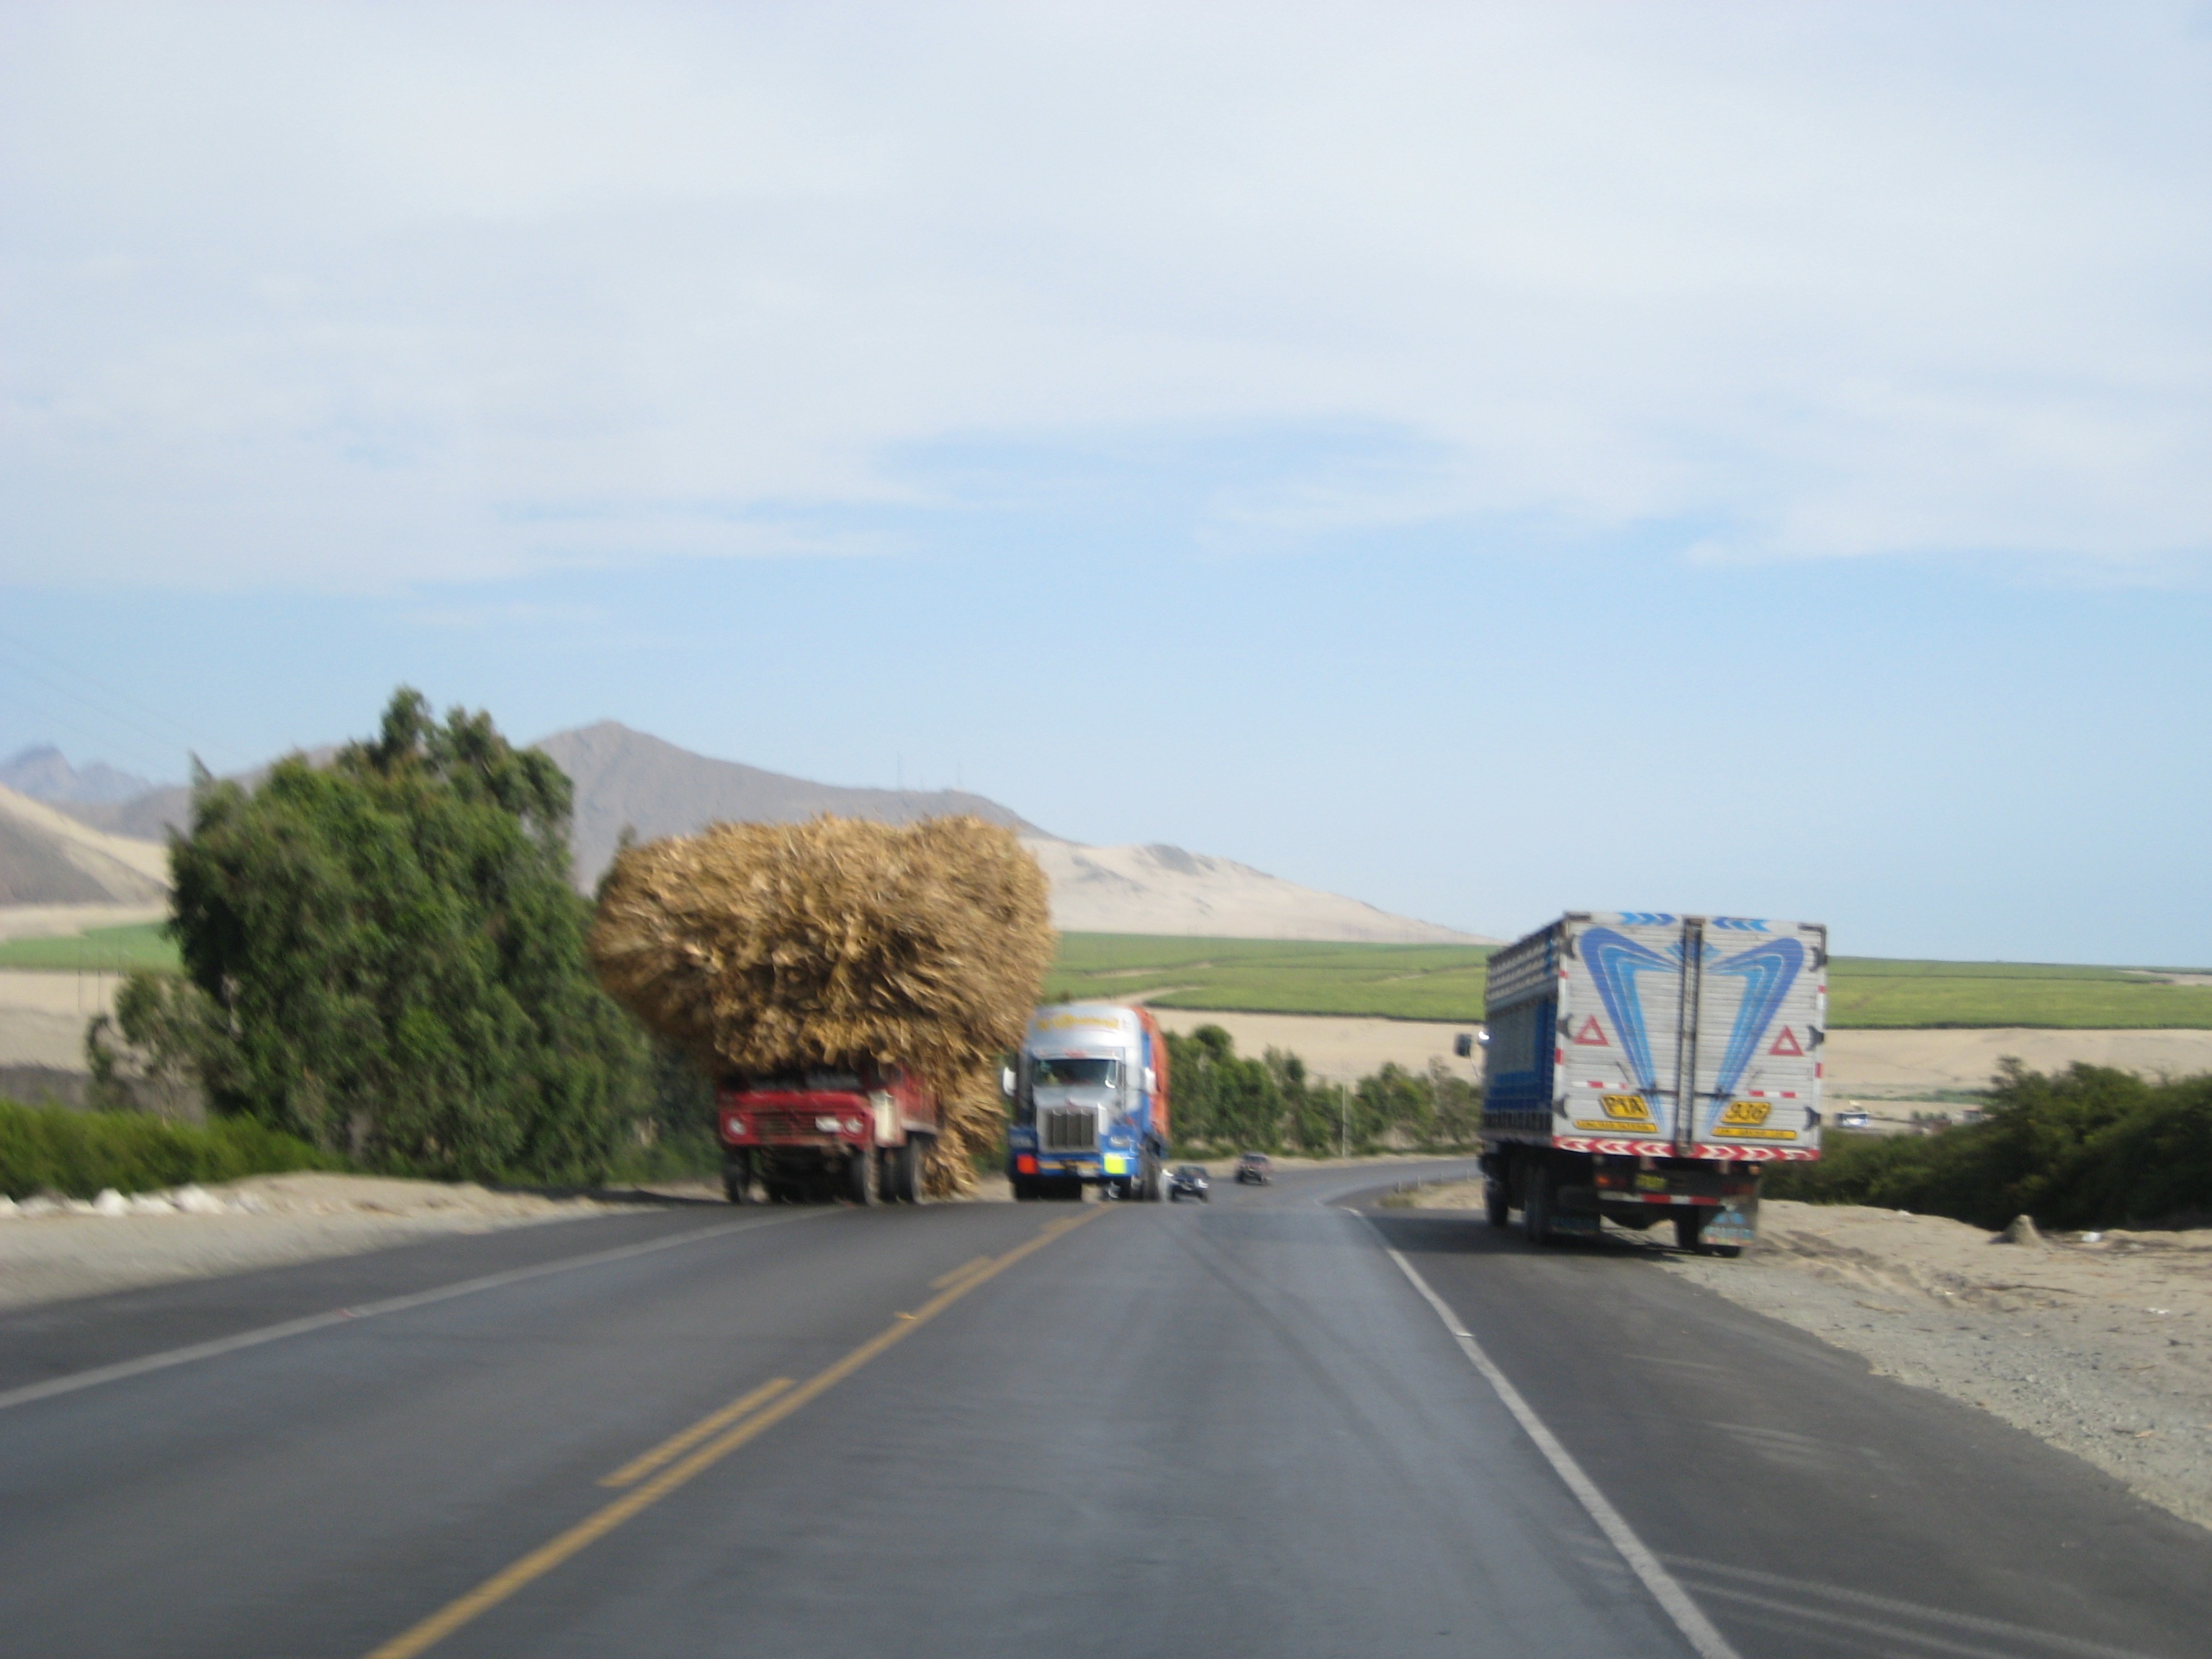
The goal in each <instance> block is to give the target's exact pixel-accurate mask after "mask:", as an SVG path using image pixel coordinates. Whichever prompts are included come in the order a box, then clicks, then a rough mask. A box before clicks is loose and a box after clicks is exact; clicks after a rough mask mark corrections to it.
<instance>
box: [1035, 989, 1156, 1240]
mask: <svg viewBox="0 0 2212 1659" xmlns="http://www.w3.org/2000/svg"><path fill="white" fill-rule="evenodd" d="M1012 1082H1013V1107H1014V1121H1013V1123H1012V1127H1010V1128H1009V1129H1008V1131H1007V1134H1006V1175H1007V1177H1008V1179H1009V1180H1011V1181H1012V1183H1013V1188H1014V1196H1015V1197H1016V1198H1017V1199H1024V1200H1027V1199H1048V1198H1080V1197H1082V1196H1083V1189H1084V1188H1085V1186H1095V1187H1098V1188H1102V1189H1103V1191H1104V1192H1105V1193H1107V1194H1109V1195H1111V1196H1113V1197H1116V1198H1133V1199H1140V1200H1146V1201H1148V1202H1154V1203H1157V1202H1158V1200H1159V1199H1160V1197H1161V1196H1162V1194H1163V1192H1164V1186H1165V1183H1164V1176H1163V1173H1162V1172H1163V1170H1164V1165H1165V1164H1166V1161H1167V1156H1168V1046H1167V1039H1166V1038H1165V1037H1164V1036H1163V1035H1162V1034H1161V1032H1160V1027H1159V1022H1158V1020H1157V1019H1155V1018H1153V1017H1152V1011H1151V1010H1150V1009H1148V1008H1131V1007H1124V1006H1122V1005H1121V1004H1120V1003H1114V1002H1072V1003H1063V1004H1060V1005H1059V1006H1054V1007H1050V1008H1040V1009H1038V1010H1037V1011H1036V1014H1035V1016H1034V1017H1032V1018H1031V1019H1030V1024H1029V1030H1028V1031H1027V1032H1026V1033H1025V1034H1024V1036H1023V1038H1022V1047H1021V1052H1020V1053H1019V1054H1018V1055H1017V1056H1016V1062H1015V1067H1014V1074H1013V1079H1012Z"/></svg>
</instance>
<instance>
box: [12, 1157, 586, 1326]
mask: <svg viewBox="0 0 2212 1659" xmlns="http://www.w3.org/2000/svg"><path fill="white" fill-rule="evenodd" d="M103 1200H104V1201H103V1202H101V1203H100V1204H98V1205H97V1206H95V1205H94V1204H87V1203H74V1204H73V1203H65V1202H58V1201H54V1200H31V1201H30V1202H28V1203H27V1204H24V1205H21V1206H17V1205H9V1206H7V1207H6V1208H5V1209H4V1210H0V1309H7V1308H20V1307H26V1306H28V1305H29V1304H33V1303H38V1302H53V1301H58V1300H60V1299H62V1298H63V1297H73V1296H97V1295H100V1293H102V1292H103V1291H119V1290H128V1289H131V1288H132V1287H134V1286H137V1285H159V1284H165V1283H167V1282H169V1281H171V1280H173V1279H206V1278H211V1277H213V1276H215V1275H216V1274H219V1273H245V1272H247V1271H250V1270H251V1269H253V1268H256V1267H280V1266H283V1264H285V1263H287V1262H294V1261H315V1260H318V1259H319V1258H321V1257H325V1256H333V1255H356V1254H358V1253H359V1252H361V1251H363V1250H375V1249H383V1248H384V1247H385V1246H386V1245H389V1244H407V1243H413V1242H415V1241H416V1240H417V1239H421V1238H427V1237H433V1236H435V1235H437V1234H441V1233H481V1232H489V1231H492V1230H493V1229H494V1228H498V1227H516V1226H524V1225H529V1224H531V1223H533V1222H540V1221H564V1220H572V1219H575V1218H580V1217H584V1216H592V1215H605V1214H611V1213H615V1212H617V1211H618V1210H620V1209H621V1208H622V1207H623V1206H620V1205H618V1204H609V1203H605V1202H602V1201H600V1200H594V1199H588V1198H545V1197H541V1196H539V1195H538V1194H534V1193H501V1192H492V1191H489V1190H487V1189H486V1188H482V1187H478V1186H476V1185H474V1184H473V1183H471V1182H461V1183H459V1184H453V1185H448V1184H447V1183H446V1182H436V1181H399V1180H392V1179H387V1178H385V1177H382V1176H345V1175H318V1174H303V1175H276V1176H251V1177H249V1178H248V1179H246V1180H244V1181H235V1182H228V1183H227V1184H224V1185H222V1186H216V1187H210V1188H199V1187H184V1188H177V1189H175V1190H174V1191H173V1192H168V1193H160V1194H154V1193H147V1194H137V1195H135V1196H134V1197H131V1198H129V1199H125V1198H121V1197H118V1196H114V1195H112V1194H103ZM0 1202H4V1200H0Z"/></svg>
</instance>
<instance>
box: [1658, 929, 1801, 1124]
mask: <svg viewBox="0 0 2212 1659" xmlns="http://www.w3.org/2000/svg"><path fill="white" fill-rule="evenodd" d="M1703 933H1704V950H1703V951H1702V952H1701V953H1700V957H1701V969H1700V972H1699V976H1698V977H1699V986H1698V988H1697V1003H1698V1033H1699V1035H1698V1045H1697V1079H1698V1086H1697V1097H1696V1099H1697V1104H1696V1109H1695V1115H1694V1118H1693V1120H1692V1124H1691V1126H1690V1127H1691V1134H1690V1139H1691V1140H1692V1142H1693V1143H1694V1145H1695V1155H1696V1156H1697V1157H1699V1158H1742V1159H1750V1160H1753V1161H1765V1160H1768V1159H1796V1158H1816V1157H1818V1156H1819V1155H1820V1111H1819V1106H1820V1077H1821V1073H1822V1071H1823V1070H1824V1069H1825V1068H1824V1067H1823V1066H1822V1064H1821V1060H1820V1048H1821V1045H1822V1043H1823V1042H1825V1041H1826V1035H1827V1024H1828V1012H1827V1009H1828V985H1827V980H1828V930H1827V929H1826V927H1822V926H1820V924H1819V923H1817V922H1809V921H1808V922H1797V921H1766V920H1764V919H1760V918H1754V917H1745V916H1713V917H1711V918H1709V919H1708V920H1707V921H1705V923H1704V924H1703Z"/></svg>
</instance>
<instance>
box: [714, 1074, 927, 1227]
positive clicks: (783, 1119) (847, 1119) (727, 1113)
mask: <svg viewBox="0 0 2212 1659" xmlns="http://www.w3.org/2000/svg"><path fill="white" fill-rule="evenodd" d="M714 1107H715V1112H714V1115H715V1120H716V1123H717V1126H718V1127H719V1128H720V1131H721V1139H722V1190H723V1191H724V1192H726V1193H727V1194H729V1199H730V1202H731V1203H732V1204H749V1203H750V1202H751V1201H752V1199H753V1187H754V1183H755V1182H758V1183H759V1185H760V1189H761V1191H762V1192H763V1193H764V1194H766V1195H767V1197H768V1200H769V1202H770V1203H772V1204H803V1203H826V1202H828V1201H829V1200H833V1199H839V1198H843V1199H849V1200H851V1201H852V1202H854V1203H855V1204H875V1203H890V1202H892V1201H893V1200H896V1201H898V1202H901V1203H906V1204H919V1203H921V1174H922V1166H923V1164H925V1163H926V1162H927V1158H928V1157H929V1143H930V1142H931V1141H932V1140H933V1139H935V1137H936V1134H937V1122H938V1120H937V1097H936V1096H935V1095H934V1094H933V1093H931V1092H930V1091H929V1089H928V1088H927V1086H926V1085H923V1084H922V1083H921V1081H920V1080H919V1079H915V1078H914V1077H912V1076H909V1075H908V1073H906V1072H905V1071H904V1070H902V1068H900V1067H899V1066H878V1065H877V1064H876V1063H875V1062H874V1061H872V1060H864V1061H862V1062H861V1063H860V1065H859V1066H857V1067H856V1068H854V1070H851V1071H836V1070H829V1069H820V1070H816V1071H811V1072H805V1073H797V1074H795V1075H793V1076H789V1077H733V1078H728V1079H724V1081H723V1083H722V1085H721V1087H720V1088H719V1089H717V1090H716V1091H715V1092H714Z"/></svg>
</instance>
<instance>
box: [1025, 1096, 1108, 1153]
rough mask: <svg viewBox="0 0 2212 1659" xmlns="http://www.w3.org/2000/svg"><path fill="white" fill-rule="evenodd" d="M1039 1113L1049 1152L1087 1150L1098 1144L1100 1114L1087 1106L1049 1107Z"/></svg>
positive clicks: (1045, 1148)
mask: <svg viewBox="0 0 2212 1659" xmlns="http://www.w3.org/2000/svg"><path fill="white" fill-rule="evenodd" d="M1037 1115H1038V1116H1039V1118H1041V1119H1042V1122H1041V1123H1039V1125H1038V1126H1037V1127H1038V1129H1039V1131H1040V1133H1041V1134H1042V1139H1043V1143H1044V1150H1045V1151H1047V1152H1090V1151H1091V1150H1092V1149H1093V1148H1095V1147H1096V1146H1097V1145H1098V1114H1097V1113H1096V1112H1094V1111H1092V1110H1091V1109H1089V1108H1087V1107H1069V1106H1060V1107H1049V1108H1047V1109H1045V1110H1044V1111H1042V1112H1040V1113H1038V1114H1037Z"/></svg>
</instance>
